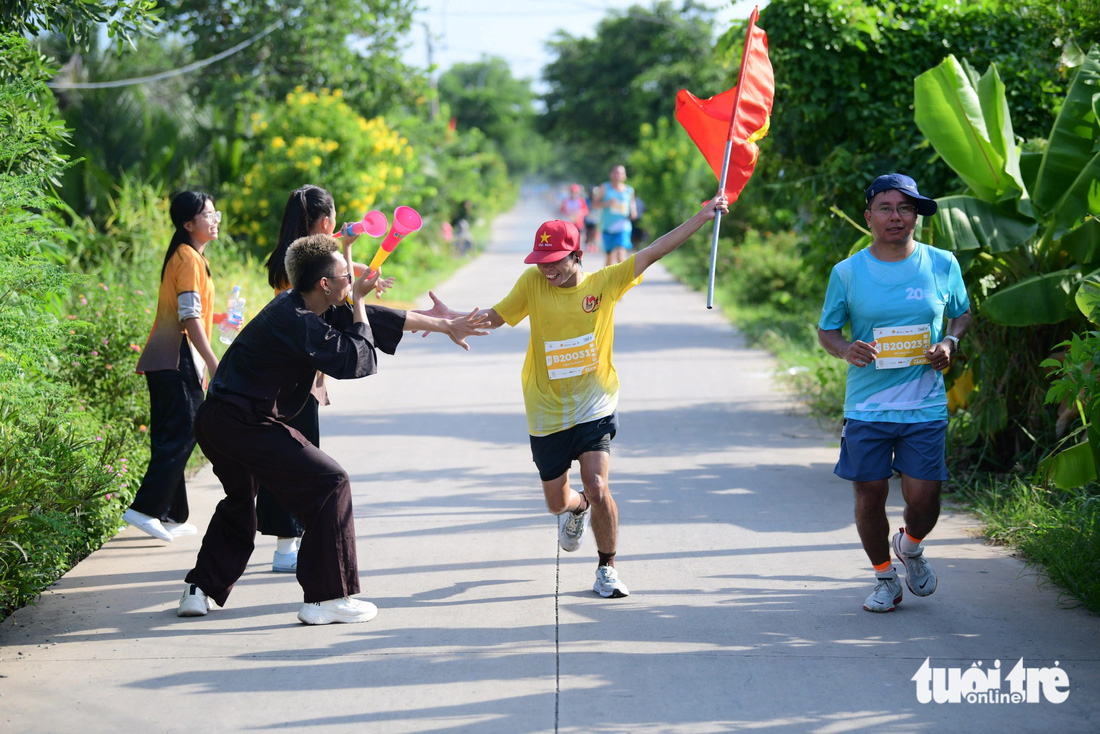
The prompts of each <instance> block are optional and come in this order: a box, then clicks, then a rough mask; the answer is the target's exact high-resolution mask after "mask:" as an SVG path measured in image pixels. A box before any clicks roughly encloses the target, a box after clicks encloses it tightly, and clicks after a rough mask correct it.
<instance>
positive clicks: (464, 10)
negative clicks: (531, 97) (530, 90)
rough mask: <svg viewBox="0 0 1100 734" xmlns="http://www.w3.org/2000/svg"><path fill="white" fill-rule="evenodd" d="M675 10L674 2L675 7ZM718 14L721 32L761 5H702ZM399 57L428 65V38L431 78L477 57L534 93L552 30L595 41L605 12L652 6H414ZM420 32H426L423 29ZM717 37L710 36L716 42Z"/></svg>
mask: <svg viewBox="0 0 1100 734" xmlns="http://www.w3.org/2000/svg"><path fill="white" fill-rule="evenodd" d="M676 4H677V5H678V4H679V2H678V1H677V3H676ZM703 4H707V5H710V6H711V7H713V8H718V13H717V15H716V16H715V18H716V24H717V26H718V28H719V29H720V30H721V31H725V29H726V28H728V27H729V24H730V23H732V22H733V21H736V20H748V17H749V15H750V14H751V13H752V9H753V7H754V6H756V5H760V6H761V7H763V6H764V5H767V0H704V3H703ZM420 5H421V6H422V7H423V9H422V10H420V11H419V12H417V13H416V15H415V21H414V22H415V25H414V27H413V30H412V32H411V34H410V37H409V40H410V41H411V42H412V45H411V46H410V48H409V49H408V50H407V51H406V52H405V55H404V58H405V61H406V63H408V64H410V65H412V66H417V67H420V68H425V67H427V65H428V44H427V36H428V34H429V33H430V34H431V37H432V60H433V62H434V63H435V64H436V66H437V69H438V71H437V73H441V72H445V71H447V69H449V68H450V67H451V66H453V65H454V64H456V63H462V62H471V61H478V60H479V59H480V58H481V57H482V55H485V54H488V55H491V56H499V57H501V58H503V59H504V60H505V61H507V62H508V64H509V66H511V68H512V76H514V77H517V78H527V79H530V80H532V81H533V82H534V89H535V90H536V91H537V92H541V91H544V90H545V86H544V85H542V84H541V83H540V82H539V77H540V76H541V74H540V72H541V70H542V67H543V66H545V65H546V64H547V63H549V62H550V61H551V59H552V57H551V55H550V54H549V53H548V52H547V50H546V47H545V44H546V42H547V41H548V40H550V38H551V36H553V35H554V32H555V31H556V30H558V29H559V28H560V29H563V30H565V31H567V32H569V33H570V34H571V35H573V36H587V37H592V36H594V35H595V31H596V25H597V24H598V23H599V21H600V20H601V19H602V18H603V17H604V16H605V15H607V12H608V11H609V10H625V9H626V8H629V7H630V6H631V5H641V6H643V7H652V5H653V2H652V0H420ZM425 26H427V28H426V29H425ZM717 35H718V34H717V33H716V34H715V36H716V37H717Z"/></svg>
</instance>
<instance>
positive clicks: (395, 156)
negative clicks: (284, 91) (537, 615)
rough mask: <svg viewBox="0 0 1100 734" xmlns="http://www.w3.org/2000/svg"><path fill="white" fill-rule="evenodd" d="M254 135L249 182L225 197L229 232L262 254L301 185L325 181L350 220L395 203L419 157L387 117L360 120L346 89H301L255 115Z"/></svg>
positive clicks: (247, 174)
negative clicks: (286, 207) (415, 160)
mask: <svg viewBox="0 0 1100 734" xmlns="http://www.w3.org/2000/svg"><path fill="white" fill-rule="evenodd" d="M252 136H253V137H252V139H251V140H250V141H249V143H250V145H249V151H248V153H247V154H246V159H245V160H246V162H245V165H244V176H243V181H242V182H241V183H240V185H238V186H235V187H233V188H232V189H231V190H230V191H229V192H228V193H227V194H226V198H227V204H226V210H227V211H228V212H229V213H230V214H231V216H230V218H229V220H228V222H227V226H226V227H225V229H226V230H229V231H231V232H232V233H234V234H235V235H237V236H239V237H241V238H242V239H243V240H244V241H246V242H247V243H248V244H249V246H250V248H251V250H252V251H253V252H254V253H256V254H257V255H260V254H264V255H266V254H267V253H268V252H269V251H270V250H271V248H272V247H274V245H275V241H276V239H277V237H278V235H279V224H280V221H281V220H282V216H283V208H284V207H285V206H286V201H287V197H288V196H289V195H290V192H291V191H293V190H294V189H296V188H298V187H300V186H302V185H304V184H307V183H316V184H319V185H321V186H324V187H325V188H326V189H328V190H329V191H330V192H332V195H333V197H335V199H336V209H337V211H336V215H337V218H338V219H340V220H342V221H351V220H355V219H359V218H360V217H362V216H363V215H364V214H366V213H367V212H368V211H369V210H370V209H373V208H376V207H383V206H385V205H386V204H388V203H390V202H392V201H393V200H394V198H395V196H396V194H397V192H398V191H399V190H400V187H401V180H402V178H403V177H404V175H405V170H406V168H407V167H408V166H409V165H410V164H412V162H413V160H414V158H413V150H412V148H411V147H410V146H409V144H408V141H407V140H406V139H405V138H404V137H402V136H401V135H400V134H398V132H397V131H396V130H394V129H393V128H392V127H391V126H390V125H389V124H388V123H387V122H386V121H385V120H384V119H383V118H381V117H375V118H372V119H370V120H367V119H364V118H363V117H360V116H359V115H358V114H356V113H355V111H354V110H352V109H351V107H349V106H348V105H347V103H346V102H345V101H344V99H343V95H342V93H341V91H340V90H336V91H333V92H330V91H329V90H327V89H322V90H321V91H320V93H315V92H310V91H305V90H304V89H303V88H301V87H299V88H298V89H296V90H295V91H293V92H291V93H290V94H288V95H287V96H286V98H285V100H280V101H278V102H276V103H274V104H271V105H268V106H267V107H265V108H263V109H261V110H260V111H257V112H255V113H253V115H252ZM385 213H386V215H387V216H390V215H391V214H392V212H385Z"/></svg>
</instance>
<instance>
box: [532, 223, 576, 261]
mask: <svg viewBox="0 0 1100 734" xmlns="http://www.w3.org/2000/svg"><path fill="white" fill-rule="evenodd" d="M580 249H581V235H580V232H578V231H577V226H576V225H575V224H573V223H572V222H563V221H562V220H560V219H554V220H551V221H549V222H543V223H542V226H541V227H539V231H538V232H535V247H534V249H533V250H532V251H531V254H530V255H528V256H527V257H525V258H524V259H523V262H525V263H527V264H532V263H553V262H557V261H558V260H561V259H562V258H563V257H565V256H566V255H568V254H569V253H571V252H578V251H579V250H580Z"/></svg>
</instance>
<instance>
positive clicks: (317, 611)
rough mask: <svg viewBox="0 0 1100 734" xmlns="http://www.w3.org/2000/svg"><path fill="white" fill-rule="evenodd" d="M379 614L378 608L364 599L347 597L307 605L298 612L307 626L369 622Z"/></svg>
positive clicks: (299, 617) (300, 618)
mask: <svg viewBox="0 0 1100 734" xmlns="http://www.w3.org/2000/svg"><path fill="white" fill-rule="evenodd" d="M377 614H378V607H376V606H374V605H373V604H371V603H370V602H369V601H364V600H363V599H356V598H355V597H352V596H345V597H343V598H341V599H329V600H328V601H320V602H313V603H309V602H307V603H305V604H303V605H302V608H301V609H299V610H298V619H299V620H300V621H301V622H303V623H305V624H332V623H333V622H346V623H349V624H350V623H353V622H369V621H371V620H372V619H374V617H375V615H377Z"/></svg>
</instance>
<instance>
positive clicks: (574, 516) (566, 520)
mask: <svg viewBox="0 0 1100 734" xmlns="http://www.w3.org/2000/svg"><path fill="white" fill-rule="evenodd" d="M591 514H592V505H589V506H588V507H586V508H585V510H584V512H581V513H579V514H578V513H575V512H569V511H568V510H566V511H565V512H563V513H562V514H560V515H558V545H560V546H561V549H562V550H563V551H568V552H569V553H572V552H573V551H575V550H577V548H580V547H581V543H582V542H583V541H584V531H585V529H586V528H587V527H588V516H589V515H591Z"/></svg>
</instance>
